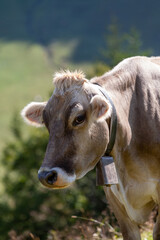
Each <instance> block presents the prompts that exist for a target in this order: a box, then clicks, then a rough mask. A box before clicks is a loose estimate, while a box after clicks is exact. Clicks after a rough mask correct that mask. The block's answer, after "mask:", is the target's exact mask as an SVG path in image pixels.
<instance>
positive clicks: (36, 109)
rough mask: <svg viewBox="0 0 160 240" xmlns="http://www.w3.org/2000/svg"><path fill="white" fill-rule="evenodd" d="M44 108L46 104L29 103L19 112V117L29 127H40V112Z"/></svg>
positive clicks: (41, 122) (41, 120) (41, 123)
mask: <svg viewBox="0 0 160 240" xmlns="http://www.w3.org/2000/svg"><path fill="white" fill-rule="evenodd" d="M45 106H46V102H31V103H29V104H28V105H27V106H26V107H24V109H23V110H22V111H21V116H22V117H23V119H24V121H25V122H26V123H28V124H29V125H33V126H36V127H42V126H44V124H43V117H42V112H43V110H44V108H45Z"/></svg>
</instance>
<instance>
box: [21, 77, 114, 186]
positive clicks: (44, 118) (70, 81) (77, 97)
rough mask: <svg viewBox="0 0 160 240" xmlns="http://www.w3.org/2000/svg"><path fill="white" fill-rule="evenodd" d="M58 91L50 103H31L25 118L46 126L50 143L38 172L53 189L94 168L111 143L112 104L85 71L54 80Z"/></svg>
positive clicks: (42, 179)
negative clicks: (86, 76)
mask: <svg viewBox="0 0 160 240" xmlns="http://www.w3.org/2000/svg"><path fill="white" fill-rule="evenodd" d="M54 83H55V87H56V88H55V91H54V92H53V95H52V97H51V98H50V99H49V101H48V102H47V103H45V102H44V103H30V104H29V105H27V106H26V107H25V108H24V109H23V111H22V115H23V117H24V118H25V120H26V121H27V122H28V123H30V124H32V125H35V126H43V125H45V126H46V127H47V129H48V131H49V142H48V146H47V150H46V154H45V158H44V161H43V163H42V166H41V168H40V169H39V171H38V177H39V180H40V181H41V182H42V184H44V185H45V186H47V187H50V188H64V187H67V186H69V185H70V184H71V183H72V182H73V181H75V180H76V179H78V178H81V177H83V176H84V175H85V174H86V173H87V172H88V171H90V170H91V169H93V168H94V167H95V165H96V164H97V162H98V160H99V159H100V157H101V156H102V155H103V154H104V152H105V150H106V147H107V144H108V142H109V130H108V124H107V121H106V120H107V119H109V118H110V115H111V111H112V109H111V106H110V104H109V103H108V101H107V100H106V99H105V98H104V97H103V96H102V95H101V93H100V92H99V90H98V89H97V87H96V86H94V85H93V84H91V83H89V81H87V80H86V79H85V78H84V75H83V74H81V73H77V72H74V73H66V72H63V73H61V74H59V75H58V76H57V75H56V77H55V79H54Z"/></svg>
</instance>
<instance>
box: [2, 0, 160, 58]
mask: <svg viewBox="0 0 160 240" xmlns="http://www.w3.org/2000/svg"><path fill="white" fill-rule="evenodd" d="M159 9H160V2H159V1H158V0H155V1H154V2H153V1H151V0H141V1H138V0H130V1H127V0H119V1H117V0H100V1H96V0H82V1H75V0H68V1H65V0H52V1H50V0H27V1H20V0H15V1H12V0H1V3H0V39H3V40H5V41H27V42H29V43H31V42H32V43H38V44H41V45H43V46H48V45H49V44H50V43H52V42H54V41H61V42H64V43H65V42H68V41H70V40H77V45H76V48H75V50H74V52H73V54H72V56H71V57H72V60H73V61H84V60H88V61H94V60H95V59H97V54H98V52H99V49H100V48H101V47H102V46H103V44H104V35H105V34H106V29H107V26H108V25H109V24H110V23H111V21H112V19H113V18H114V17H116V18H117V20H118V22H119V24H120V25H121V30H122V31H128V30H129V29H130V28H131V27H133V26H134V27H136V29H137V30H138V31H139V32H140V33H141V35H142V42H143V43H144V47H145V48H152V49H153V46H154V50H155V54H158V53H159V51H160V44H159V40H160V35H159V34H158V30H159V29H160V21H159Z"/></svg>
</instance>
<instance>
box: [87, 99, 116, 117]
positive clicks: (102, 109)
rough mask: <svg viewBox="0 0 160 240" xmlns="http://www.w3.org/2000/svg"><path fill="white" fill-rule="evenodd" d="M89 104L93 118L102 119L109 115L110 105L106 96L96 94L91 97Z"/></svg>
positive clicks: (110, 112) (110, 111)
mask: <svg viewBox="0 0 160 240" xmlns="http://www.w3.org/2000/svg"><path fill="white" fill-rule="evenodd" d="M90 104H91V109H92V116H93V118H94V119H98V120H103V119H107V118H109V117H110V116H111V114H112V106H111V104H110V103H109V101H108V100H107V99H106V98H104V97H102V96H100V95H96V96H94V97H93V98H92V99H91V102H90Z"/></svg>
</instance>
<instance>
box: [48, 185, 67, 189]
mask: <svg viewBox="0 0 160 240" xmlns="http://www.w3.org/2000/svg"><path fill="white" fill-rule="evenodd" d="M70 186H71V184H68V185H67V184H66V185H63V186H54V185H48V186H46V187H47V188H50V189H64V188H68V187H70Z"/></svg>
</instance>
